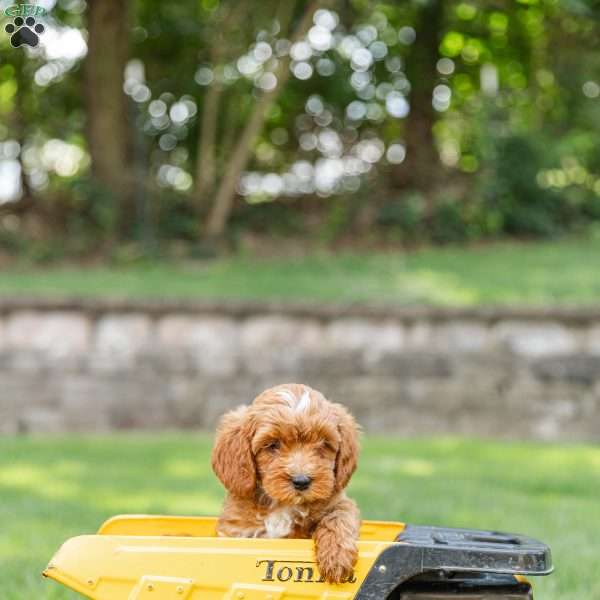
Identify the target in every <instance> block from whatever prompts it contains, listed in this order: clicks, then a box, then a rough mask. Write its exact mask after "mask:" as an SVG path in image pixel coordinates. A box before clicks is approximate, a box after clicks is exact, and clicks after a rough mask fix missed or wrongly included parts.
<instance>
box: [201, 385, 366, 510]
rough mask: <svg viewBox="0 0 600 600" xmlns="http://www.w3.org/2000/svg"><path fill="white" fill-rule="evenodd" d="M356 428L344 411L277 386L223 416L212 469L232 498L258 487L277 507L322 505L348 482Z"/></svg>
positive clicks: (309, 393) (295, 388)
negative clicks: (318, 503) (280, 505)
mask: <svg viewBox="0 0 600 600" xmlns="http://www.w3.org/2000/svg"><path fill="white" fill-rule="evenodd" d="M357 456H358V427H357V425H356V422H355V421H354V419H353V418H352V416H351V415H350V414H349V413H348V411H347V410H346V409H345V408H344V407H343V406H341V405H339V404H333V403H331V402H329V401H327V400H326V399H325V398H324V397H323V395H322V394H321V393H319V392H317V391H316V390H313V389H311V388H309V387H308V386H305V385H298V384H288V385H281V386H277V387H274V388H271V389H269V390H266V391H265V392H263V393H262V394H260V395H259V396H258V397H257V398H256V399H255V400H254V402H253V403H252V404H251V405H250V406H249V407H241V408H238V409H236V410H234V411H232V412H230V413H227V414H226V415H225V416H224V417H223V419H222V421H221V423H220V425H219V428H218V430H217V439H216V442H215V446H214V449H213V454H212V465H213V469H214V471H215V473H216V474H217V476H218V477H219V479H220V480H221V482H222V483H223V485H224V486H225V487H226V488H227V489H228V490H229V491H230V492H231V493H232V494H234V495H236V496H239V497H252V496H254V494H255V493H256V491H257V490H258V489H262V491H263V492H264V493H266V494H267V495H268V496H269V497H271V498H272V499H273V500H275V501H276V502H277V503H279V504H285V505H290V504H304V503H311V502H317V501H326V500H328V499H329V498H330V497H331V496H333V495H334V494H335V493H337V492H338V491H340V490H342V489H343V488H344V487H345V486H346V485H347V483H348V481H349V480H350V477H351V476H352V473H353V472H354V469H355V468H356V461H357Z"/></svg>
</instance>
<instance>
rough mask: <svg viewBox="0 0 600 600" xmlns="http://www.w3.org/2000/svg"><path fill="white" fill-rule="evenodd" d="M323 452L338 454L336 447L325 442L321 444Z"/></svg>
mask: <svg viewBox="0 0 600 600" xmlns="http://www.w3.org/2000/svg"><path fill="white" fill-rule="evenodd" d="M321 450H324V451H326V452H337V448H336V447H335V445H334V444H332V443H331V442H328V441H325V440H324V441H322V442H321Z"/></svg>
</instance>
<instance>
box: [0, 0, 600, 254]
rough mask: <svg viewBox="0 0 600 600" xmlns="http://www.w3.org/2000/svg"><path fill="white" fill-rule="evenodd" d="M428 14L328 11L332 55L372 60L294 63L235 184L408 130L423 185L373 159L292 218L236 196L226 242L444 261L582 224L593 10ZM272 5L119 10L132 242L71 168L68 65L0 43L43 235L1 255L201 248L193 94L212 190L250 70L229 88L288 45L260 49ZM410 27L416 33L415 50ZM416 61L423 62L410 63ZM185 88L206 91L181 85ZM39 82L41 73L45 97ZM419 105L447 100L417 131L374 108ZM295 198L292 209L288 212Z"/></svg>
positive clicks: (596, 161) (5, 110) (78, 131)
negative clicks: (214, 96)
mask: <svg viewBox="0 0 600 600" xmlns="http://www.w3.org/2000/svg"><path fill="white" fill-rule="evenodd" d="M433 2H434V4H431V3H429V4H428V3H423V2H417V1H416V0H414V1H412V2H407V3H396V2H388V1H385V2H379V3H376V4H373V3H371V2H368V1H362V0H361V1H356V2H351V3H349V4H348V5H347V6H344V7H343V9H342V7H341V6H336V5H332V7H331V8H333V9H334V10H336V11H337V13H336V14H337V18H338V19H339V24H338V25H337V28H336V35H337V36H348V39H349V40H354V41H351V43H350V45H352V44H355V43H357V42H356V40H363V41H359V42H358V43H360V44H363V45H364V46H365V47H369V48H373V45H372V44H373V42H372V40H371V37H369V36H372V35H375V36H376V39H377V42H376V43H383V45H384V50H383V52H384V53H385V57H383V58H382V59H381V60H375V61H374V62H373V65H372V66H371V67H369V69H368V70H367V71H361V70H360V68H356V69H358V70H356V69H355V67H353V66H352V60H351V58H348V57H346V58H344V57H343V56H342V55H343V52H342V51H341V50H340V49H339V48H338V49H335V50H333V49H329V50H325V51H319V52H314V51H311V52H313V56H312V57H311V58H309V59H306V60H308V62H311V61H312V62H311V64H312V65H313V68H314V73H313V75H312V76H311V77H309V78H308V79H299V78H296V77H294V76H292V77H290V79H289V81H288V83H287V85H286V86H285V88H284V89H283V92H282V93H281V94H279V95H278V96H277V98H276V101H275V103H274V104H273V106H271V107H270V108H269V111H268V114H267V118H266V122H265V125H264V128H263V130H262V131H261V133H260V135H259V138H258V139H257V140H256V143H255V144H254V145H253V153H252V156H251V159H250V162H249V164H248V165H247V169H248V170H249V171H254V172H257V173H273V174H282V175H283V174H286V173H288V172H289V171H290V169H291V167H292V166H293V165H294V164H296V163H297V162H298V161H305V162H307V163H310V164H312V165H313V166H316V165H317V164H318V163H319V161H322V160H323V159H324V158H330V156H329V155H328V154H327V153H326V152H325V151H323V148H322V146H323V142H322V140H321V139H320V137H319V136H320V135H321V134H323V133H328V132H331V131H334V132H338V133H339V135H340V139H341V140H342V146H343V148H342V151H341V155H344V156H346V154H347V155H348V156H355V155H356V152H355V149H352V147H351V143H352V142H351V141H349V140H355V141H356V140H359V139H377V140H379V141H380V142H381V143H382V144H383V146H382V147H383V148H384V149H385V148H387V147H389V145H390V144H399V143H405V144H406V143H408V142H407V139H408V138H409V137H410V135H409V134H410V131H411V127H420V128H421V129H422V128H426V129H431V130H432V131H433V133H434V143H435V148H433V146H431V142H430V141H429V140H428V136H427V135H421V137H420V138H419V139H422V140H423V141H422V144H423V145H430V146H431V148H432V152H431V153H430V154H429V155H427V154H423V156H429V158H428V159H427V160H430V159H431V163H432V164H431V165H426V167H427V169H428V170H427V171H426V172H428V173H429V174H430V176H428V177H427V178H425V179H421V180H420V181H419V182H418V183H417V184H415V183H414V181H413V182H412V183H410V184H407V183H406V181H407V177H406V175H407V173H408V175H410V173H409V171H411V170H414V167H415V165H414V164H412V163H411V156H410V154H409V155H408V156H407V158H406V160H405V161H404V162H403V163H400V164H397V163H388V164H386V158H381V160H380V161H379V163H378V164H374V165H373V167H372V168H371V170H370V172H369V173H368V175H367V174H365V175H362V176H361V177H360V178H361V181H360V183H358V184H356V183H353V184H352V185H351V186H349V187H344V186H343V185H341V186H337V188H336V190H335V192H334V193H333V197H328V198H326V197H323V196H327V194H321V193H317V194H315V196H314V198H309V199H306V197H307V196H308V197H310V196H311V194H313V191H318V190H313V188H310V186H309V187H308V188H307V189H306V190H304V191H303V192H302V193H301V194H296V193H294V194H291V195H292V196H293V198H292V201H290V198H276V199H273V198H272V197H271V196H270V195H268V194H266V193H265V192H264V191H258V192H255V193H253V194H249V195H248V196H240V197H239V198H238V200H237V202H236V205H235V210H234V214H233V217H232V219H231V221H230V231H229V237H230V238H231V239H237V238H242V237H243V233H244V232H245V231H249V232H252V233H255V234H259V235H262V236H268V235H276V236H277V235H282V236H287V235H290V234H292V233H293V234H294V235H302V234H305V235H306V236H307V237H309V238H311V239H316V240H322V241H325V242H327V243H330V242H334V241H336V240H338V239H340V238H347V237H348V236H350V235H352V236H360V237H363V236H367V237H370V238H378V237H381V238H385V239H386V240H387V241H397V242H402V243H404V242H407V243H419V242H432V243H439V244H446V243H461V242H464V241H469V240H477V239H483V238H496V237H502V236H528V237H529V236H535V237H549V236H556V235H559V234H561V233H565V232H570V231H580V230H582V229H585V228H586V227H588V226H590V225H593V224H594V223H595V222H597V221H598V220H600V153H599V152H598V139H600V137H599V136H600V129H599V125H598V124H599V123H600V102H598V98H599V97H600V82H599V81H598V76H597V73H598V72H599V71H598V69H600V55H599V54H598V53H597V52H596V44H597V39H598V34H599V33H600V29H599V27H600V25H599V23H600V21H599V20H598V19H597V16H598V10H597V7H596V6H595V4H594V3H593V2H586V1H583V0H569V2H557V1H556V0H520V1H518V2H512V3H500V4H495V5H494V6H490V4H489V3H487V2H483V1H482V0H453V1H452V2H443V3H442V2H441V0H433ZM435 2H439V4H435ZM285 6H287V5H285ZM285 6H284V5H282V4H281V3H276V2H273V1H271V0H269V1H267V2H263V3H261V5H260V10H258V9H256V7H254V6H247V5H245V7H244V6H243V7H242V8H241V9H240V7H239V6H238V3H234V2H231V1H230V0H202V1H200V0H198V1H197V2H192V3H169V2H161V1H159V0H136V1H135V2H133V0H132V1H131V3H130V7H129V8H130V11H131V14H132V24H133V28H132V31H131V39H130V47H131V57H132V58H135V59H136V60H137V61H139V64H140V65H142V66H143V77H144V81H143V85H145V86H147V94H148V95H147V96H146V95H145V93H144V94H142V95H141V96H140V98H142V99H138V100H135V101H134V100H133V99H132V100H130V103H129V108H128V110H129V111H130V125H131V127H132V129H134V136H133V138H134V141H133V147H132V148H131V149H130V150H131V156H132V157H133V158H132V165H133V167H132V174H131V176H132V180H133V183H134V188H135V189H134V196H135V198H136V199H135V201H134V202H133V203H132V206H133V208H130V209H129V210H130V213H131V214H130V215H129V220H130V221H131V222H132V224H133V226H132V227H131V228H129V230H127V231H126V232H125V233H124V230H123V228H122V227H117V223H118V221H119V219H120V218H121V217H120V214H121V213H122V212H123V210H124V209H123V206H122V205H120V204H119V202H118V201H117V200H116V196H115V194H114V192H113V191H112V190H109V189H106V188H105V189H102V188H101V187H100V186H98V185H97V183H94V182H93V181H92V179H91V174H90V164H89V157H88V156H87V155H85V151H86V150H87V141H86V119H88V117H89V115H87V114H86V110H87V105H86V95H87V97H89V94H93V84H92V83H91V82H90V81H89V80H86V79H84V71H85V69H84V62H83V61H82V60H78V61H77V60H76V61H73V62H72V63H70V62H69V61H64V60H62V59H60V60H55V59H52V58H51V57H48V56H44V54H43V53H27V54H26V53H24V52H23V51H22V49H21V50H16V49H12V48H9V47H8V41H7V39H6V38H2V40H0V44H1V45H2V49H3V56H4V57H5V58H4V63H3V64H2V65H0V117H2V118H1V119H0V143H2V142H6V141H11V142H12V141H17V142H18V144H19V147H20V154H19V155H18V157H16V160H18V161H19V163H20V164H21V166H22V167H23V169H24V170H25V173H26V177H25V180H26V181H27V182H28V183H29V187H30V192H31V196H32V197H33V198H34V200H35V202H34V203H33V206H34V209H33V212H34V213H35V214H36V218H38V219H40V220H42V221H44V234H43V236H40V235H39V233H36V232H38V231H39V228H27V227H26V226H25V223H26V222H28V221H27V219H23V220H22V221H21V225H20V227H21V230H20V232H19V233H20V236H21V237H22V238H24V239H25V240H26V241H27V243H31V244H32V246H35V245H36V244H40V245H41V246H44V245H46V246H47V247H49V248H50V247H51V246H52V242H48V241H47V240H41V239H37V238H40V237H47V236H50V237H54V238H55V240H58V241H59V242H61V241H63V239H64V235H65V233H67V235H68V236H69V237H70V238H72V239H70V240H69V244H67V246H68V247H69V252H74V253H75V252H77V253H80V254H84V255H85V254H87V253H90V252H93V251H94V249H95V250H96V251H98V252H100V253H102V252H104V251H105V250H104V249H107V248H109V247H112V243H113V242H115V241H120V242H123V243H125V244H127V243H130V242H135V243H142V245H144V244H145V245H150V246H153V247H154V248H160V247H163V246H166V245H168V244H170V243H173V242H181V243H184V244H186V243H195V244H198V243H199V242H201V237H202V223H203V222H204V220H205V219H206V215H207V214H208V213H209V211H210V207H211V205H212V202H213V200H214V196H215V191H216V190H215V189H211V190H209V191H208V192H207V193H206V197H204V198H202V199H199V198H198V197H196V196H195V184H196V183H197V181H196V180H197V170H198V165H199V164H201V163H202V157H201V156H199V147H200V144H199V138H200V136H201V134H202V128H201V117H202V114H203V111H204V110H205V109H206V105H207V103H206V99H207V92H208V90H209V88H210V86H211V85H213V86H214V85H215V82H218V85H219V86H220V88H221V94H220V96H219V100H218V105H219V107H218V111H217V113H216V114H215V118H214V120H215V125H216V135H217V147H216V152H215V156H216V161H217V165H216V168H217V179H218V178H220V177H222V176H223V175H225V174H226V173H227V172H228V169H229V166H230V158H231V153H232V149H233V147H234V146H235V143H236V141H237V140H238V139H239V136H240V134H241V132H242V130H243V128H244V126H245V124H246V123H247V121H248V119H249V117H250V115H251V113H252V110H253V107H254V106H255V105H256V101H257V97H258V96H259V95H260V93H261V92H260V89H259V86H258V85H257V81H258V77H259V75H260V72H262V71H259V72H257V73H258V74H257V75H256V77H255V78H254V79H253V76H247V77H246V76H242V75H240V72H238V66H239V64H238V61H239V59H240V57H243V56H244V55H247V54H251V53H252V51H253V48H254V45H255V44H256V43H257V42H263V43H264V42H267V43H268V44H270V45H272V46H273V48H272V50H273V52H274V54H273V57H272V59H270V60H273V61H274V60H275V56H276V54H277V53H279V54H280V56H279V57H278V59H277V60H279V59H281V58H282V57H283V56H285V53H286V52H287V50H285V49H283V50H282V49H281V48H280V49H279V50H277V49H276V48H275V46H276V41H277V39H278V37H281V38H284V37H286V35H287V37H289V35H288V33H289V32H288V33H286V32H279V33H278V32H277V31H278V30H277V28H278V26H277V25H276V24H275V20H276V19H279V18H283V19H284V21H285V19H286V18H287V17H285V10H283V9H284V8H285ZM431 6H434V7H437V8H438V9H439V16H440V26H439V31H437V35H435V36H429V37H431V40H433V42H432V43H433V49H432V48H425V52H424V51H423V48H421V47H418V45H419V43H421V40H423V39H428V36H427V35H421V34H422V30H423V29H424V28H425V25H426V23H424V22H423V15H427V14H430V13H428V12H426V11H427V10H430V9H431ZM304 8H305V3H298V4H297V5H295V9H294V10H293V11H292V13H290V15H289V20H290V29H291V30H293V27H294V26H295V25H296V24H297V23H298V21H299V20H300V19H301V17H302V11H303V10H304ZM82 11H83V9H82V5H81V6H80V3H78V2H62V3H61V2H59V3H58V4H57V6H56V7H55V9H54V10H53V11H52V12H51V15H50V17H49V20H50V23H49V24H52V25H54V24H57V25H60V26H61V27H62V26H69V27H73V28H75V29H79V30H82V29H83V28H84V27H85V20H86V13H85V11H83V12H82ZM412 27H414V28H416V29H417V31H416V38H415V39H412V38H411V34H410V31H411V28H412ZM403 31H404V33H405V34H406V33H407V32H408V34H407V35H408V37H406V35H404V36H403V34H401V32H403ZM365 32H366V33H365ZM373 32H375V33H374V34H373ZM434 33H435V32H434ZM361 36H362V37H361ZM365 36H366V37H365ZM367 38H368V39H367ZM340 39H341V37H340ZM364 40H367V41H364ZM431 40H430V41H431ZM280 41H281V40H280ZM363 42H364V43H363ZM431 51H433V54H434V55H435V56H438V57H439V59H442V61H438V62H437V65H432V64H428V63H427V61H425V62H424V63H423V64H421V62H423V60H424V59H423V57H426V56H429V54H431ZM428 53H429V54H428ZM350 54H351V52H350ZM320 58H323V59H326V60H328V61H329V64H330V67H328V69H330V70H328V71H327V73H326V74H323V73H325V71H323V73H320V72H318V71H319V70H318V69H317V68H316V65H317V60H318V59H320ZM294 60H295V59H294ZM443 61H445V62H443ZM296 62H298V61H296ZM269 64H270V63H269ZM331 65H333V67H331ZM261 68H262V67H261ZM270 68H271V66H269V69H270ZM44 69H46V71H44ZM48 69H49V71H48ZM203 69H204V72H205V76H208V77H209V78H211V83H207V81H204V82H203V81H202V77H199V75H198V74H199V73H201V72H202V70H203ZM207 69H208V71H206V70H207ZM47 72H50V73H54V75H53V77H51V78H50V79H49V80H46V79H45V75H44V73H47ZM206 72H208V73H209V75H206ZM57 73H58V75H57ZM365 73H366V75H365ZM40 74H41V75H44V76H41V75H40ZM353 76H357V77H355V79H360V77H363V76H366V77H367V80H368V81H367V80H365V81H363V83H361V84H360V85H358V84H357V83H356V81H355V82H354V83H352V81H351V77H353ZM363 84H364V85H363ZM361 86H362V87H361ZM436 86H438V88H439V86H447V88H444V89H443V90H442V92H443V93H448V92H446V91H445V90H446V89H447V90H449V94H450V99H449V100H448V101H447V104H444V103H442V104H441V105H440V104H439V103H438V104H437V105H436V104H435V102H434V105H436V106H437V108H436V111H434V112H433V114H431V115H429V117H427V118H428V119H429V121H428V122H425V123H423V122H421V123H416V122H417V120H418V119H419V118H422V114H423V113H427V111H424V110H423V108H424V107H421V106H413V107H412V110H411V111H410V113H409V114H408V115H406V116H405V117H392V116H391V115H390V113H389V112H387V109H386V98H387V96H386V94H389V93H390V91H393V92H394V94H397V93H400V94H403V95H405V96H406V97H407V98H408V99H409V100H410V99H411V89H412V93H413V96H414V94H415V93H416V91H415V90H418V94H419V95H418V97H419V98H421V99H422V98H425V101H426V103H427V104H429V99H428V98H429V96H430V95H431V93H432V92H433V90H434V89H437V88H436ZM423 90H425V92H424V95H423ZM438 91H439V90H438ZM427 94H429V96H428V95H427ZM145 97H147V99H146V100H144V99H143V98H145ZM311 98H312V99H314V98H317V99H318V101H319V102H320V103H321V104H322V106H323V114H322V115H321V116H319V115H315V114H311V113H310V111H309V110H308V108H307V102H308V101H309V100H310V99H311ZM413 100H414V98H413ZM434 100H435V98H434ZM414 101H415V102H416V100H414ZM420 101H421V102H423V100H420ZM153 102H154V104H153ZM182 102H183V103H186V106H187V109H186V110H188V111H189V112H188V116H187V118H186V119H185V120H184V121H182V122H178V121H177V120H176V119H173V118H171V117H172V114H171V113H172V111H173V110H176V109H177V108H178V104H180V103H182ZM353 102H359V104H360V105H361V106H363V105H364V109H365V111H367V113H368V111H371V112H370V113H368V114H370V115H371V116H369V117H367V116H365V117H361V118H359V119H354V120H353V119H351V118H350V117H349V116H348V107H349V106H350V105H351V103H353ZM361 103H362V104H361ZM179 108H181V106H179ZM359 112H360V111H359ZM420 115H421V116H420ZM415 123H416V125H415ZM303 135H305V136H306V135H308V136H310V135H314V136H315V140H316V141H313V142H306V140H304V142H303V141H302V136H303ZM52 140H60V141H63V142H65V143H67V144H70V145H72V147H76V148H77V149H80V150H83V151H84V158H83V159H81V160H80V161H79V162H78V163H77V165H76V167H75V169H74V170H73V169H71V168H70V167H69V166H68V165H67V167H65V166H64V165H62V166H61V164H60V157H58V158H56V157H55V158H54V159H53V160H49V159H48V157H47V156H45V157H44V156H43V155H44V151H45V150H44V149H45V147H46V145H47V144H48V142H51V141H52ZM305 142H306V143H305ZM303 144H304V145H303ZM1 152H2V150H1V148H0V159H4V158H6V157H4V156H3V155H2V154H1ZM338 154H340V152H338ZM333 155H335V156H334V158H336V157H337V154H336V153H335V152H334V153H333ZM383 156H385V154H384V155H383ZM438 156H439V157H440V160H439V161H438V158H437V157H438ZM13 158H14V157H12V158H11V160H12V159H13ZM427 160H426V161H425V162H427ZM165 169H167V170H168V169H171V171H172V172H171V175H169V176H164V173H165V172H166V171H165ZM408 179H409V178H408ZM399 182H400V183H399ZM402 182H404V183H402ZM375 188H376V190H377V193H373V189H375ZM296 195H300V196H304V197H305V198H304V199H303V198H302V197H301V198H298V199H297V201H296ZM307 206H309V207H310V208H309V209H307V208H306V207H307ZM13 226H14V223H12V224H10V223H9V226H5V225H3V223H2V220H1V219H0V240H5V241H4V242H1V241H0V244H1V245H2V247H3V248H5V249H7V250H8V251H9V252H11V253H22V252H23V250H22V248H21V246H20V245H19V244H15V243H13V242H11V241H10V238H11V235H12V234H11V227H13ZM32 232H34V233H32ZM74 238H77V240H75V239H74ZM25 245H27V244H25ZM106 251H107V252H108V253H110V252H111V251H112V250H106ZM31 254H35V253H34V252H32V253H31ZM39 254H40V255H44V256H48V257H51V256H53V255H54V254H55V253H54V252H53V251H48V252H39ZM56 255H57V256H58V253H56Z"/></svg>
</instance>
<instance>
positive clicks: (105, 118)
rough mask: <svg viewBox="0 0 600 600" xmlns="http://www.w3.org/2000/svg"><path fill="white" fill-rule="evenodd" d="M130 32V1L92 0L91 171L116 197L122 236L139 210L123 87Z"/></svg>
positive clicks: (89, 75) (88, 78)
mask: <svg viewBox="0 0 600 600" xmlns="http://www.w3.org/2000/svg"><path fill="white" fill-rule="evenodd" d="M129 33H130V25H129V2H128V0H88V54H87V58H86V61H85V75H86V81H85V88H86V89H85V96H86V105H87V106H86V107H87V119H88V120H87V138H88V147H89V151H90V156H91V159H92V175H93V177H94V179H95V180H96V181H97V182H98V183H99V184H100V185H101V186H102V187H103V188H105V189H106V190H109V191H110V192H111V193H112V194H113V196H114V198H115V200H116V201H117V206H118V207H119V210H118V220H119V222H118V224H117V225H118V228H119V231H120V233H121V234H122V235H127V234H130V233H131V225H132V224H133V223H135V212H136V210H135V201H134V195H133V172H134V170H133V165H132V157H131V148H132V143H131V130H130V127H129V123H128V118H127V116H128V115H127V106H128V105H127V102H128V101H127V98H126V96H125V93H124V92H123V74H124V70H125V66H126V64H127V60H128V57H129Z"/></svg>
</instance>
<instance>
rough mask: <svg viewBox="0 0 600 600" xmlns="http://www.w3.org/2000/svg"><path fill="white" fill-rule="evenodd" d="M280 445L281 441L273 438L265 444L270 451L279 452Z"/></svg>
mask: <svg viewBox="0 0 600 600" xmlns="http://www.w3.org/2000/svg"><path fill="white" fill-rule="evenodd" d="M280 447H281V442H280V441H279V440H273V441H272V442H269V443H268V444H267V445H266V446H265V450H268V451H269V452H277V450H279V448H280Z"/></svg>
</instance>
